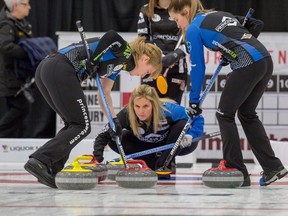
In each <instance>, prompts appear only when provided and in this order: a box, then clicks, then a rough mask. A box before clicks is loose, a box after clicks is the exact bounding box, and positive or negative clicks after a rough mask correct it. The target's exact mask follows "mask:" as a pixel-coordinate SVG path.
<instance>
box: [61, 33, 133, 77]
mask: <svg viewBox="0 0 288 216" xmlns="http://www.w3.org/2000/svg"><path fill="white" fill-rule="evenodd" d="M87 42H88V45H89V49H90V52H91V59H90V60H91V61H92V62H93V63H94V64H95V65H97V66H98V69H97V72H98V74H100V75H104V74H105V77H107V78H109V79H112V80H115V79H116V77H117V75H118V74H119V72H120V71H121V70H125V71H130V70H132V69H133V68H134V67H135V62H134V59H133V57H132V50H131V48H130V46H129V44H128V42H127V41H125V40H124V39H123V38H122V37H121V36H120V35H119V34H118V33H117V32H115V31H114V30H110V31H108V32H107V33H105V34H104V35H103V36H102V37H101V38H97V37H95V38H90V39H88V40H87ZM59 53H61V54H63V55H65V56H66V57H67V58H68V59H69V60H70V62H71V63H72V65H73V67H74V69H75V71H76V73H77V75H78V77H83V75H82V74H84V73H85V67H84V65H85V61H86V60H87V53H86V50H85V47H84V45H83V43H82V42H79V43H74V44H71V45H69V46H67V47H65V48H63V49H60V50H59ZM81 80H83V79H81Z"/></svg>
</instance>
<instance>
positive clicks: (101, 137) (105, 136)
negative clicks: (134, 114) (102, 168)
mask: <svg viewBox="0 0 288 216" xmlns="http://www.w3.org/2000/svg"><path fill="white" fill-rule="evenodd" d="M109 128H110V127H109V124H106V125H105V126H104V128H103V129H102V131H101V132H100V133H99V134H98V135H97V137H96V138H95V141H94V151H93V155H94V156H95V157H96V159H97V161H98V162H100V163H101V162H102V161H103V160H104V157H103V153H104V148H105V146H106V145H107V144H108V143H109V142H111V141H112V138H111V136H110V135H109V132H108V130H109Z"/></svg>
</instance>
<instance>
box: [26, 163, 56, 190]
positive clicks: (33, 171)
mask: <svg viewBox="0 0 288 216" xmlns="http://www.w3.org/2000/svg"><path fill="white" fill-rule="evenodd" d="M24 169H25V170H26V171H27V172H29V173H30V174H31V175H33V176H35V177H36V178H37V179H38V182H39V183H41V184H44V185H46V186H48V187H51V188H57V186H56V185H54V184H52V183H50V182H49V180H47V179H46V178H45V177H43V176H41V175H40V174H39V172H37V170H36V169H35V168H34V167H33V166H32V165H31V164H29V162H27V163H26V164H25V165H24Z"/></svg>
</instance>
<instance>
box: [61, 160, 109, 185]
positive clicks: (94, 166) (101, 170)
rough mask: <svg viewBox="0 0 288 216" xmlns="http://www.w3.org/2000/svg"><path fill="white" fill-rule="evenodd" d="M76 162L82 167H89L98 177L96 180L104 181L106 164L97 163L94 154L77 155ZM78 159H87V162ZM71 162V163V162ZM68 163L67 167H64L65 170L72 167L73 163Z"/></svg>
mask: <svg viewBox="0 0 288 216" xmlns="http://www.w3.org/2000/svg"><path fill="white" fill-rule="evenodd" d="M75 160H77V161H78V163H79V164H80V166H81V168H83V169H89V170H92V171H93V172H95V173H96V174H97V177H98V182H99V181H104V180H105V179H106V176H107V172H108V170H107V168H106V165H104V164H99V163H98V161H97V160H96V158H95V157H94V155H81V156H77V157H76V159H75ZM80 161H89V162H85V163H84V162H80ZM72 164H73V163H72ZM72 164H70V165H68V166H67V167H65V168H64V169H65V170H69V169H70V170H71V169H73V165H72Z"/></svg>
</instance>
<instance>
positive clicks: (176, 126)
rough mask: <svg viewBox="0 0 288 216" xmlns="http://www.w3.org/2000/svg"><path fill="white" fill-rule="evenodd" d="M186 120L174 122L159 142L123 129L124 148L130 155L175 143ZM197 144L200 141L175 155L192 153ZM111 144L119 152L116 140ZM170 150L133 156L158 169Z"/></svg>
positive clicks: (122, 142) (122, 141)
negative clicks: (141, 139) (144, 140)
mask: <svg viewBox="0 0 288 216" xmlns="http://www.w3.org/2000/svg"><path fill="white" fill-rule="evenodd" d="M186 122H187V121H185V120H180V121H177V122H175V123H173V124H172V125H171V127H170V132H169V134H168V136H167V138H166V139H165V140H163V141H161V142H157V143H149V142H143V141H140V140H139V139H138V138H137V137H136V136H135V135H134V134H133V133H132V132H131V131H125V130H123V133H122V140H121V144H122V146H123V150H124V152H125V154H126V155H129V154H133V153H137V152H140V151H145V150H148V149H152V148H156V147H159V146H163V145H167V144H170V143H175V142H176V140H177V139H178V137H179V135H180V133H181V131H182V130H183V128H184V125H185V124H186ZM197 144H198V142H197V143H193V144H192V145H191V146H190V147H187V148H184V149H182V150H180V151H179V152H177V153H176V154H175V156H176V155H186V154H190V153H191V152H193V151H194V150H195V149H196V147H197ZM109 146H110V148H111V149H112V150H113V151H115V152H117V153H119V151H118V148H117V145H116V143H115V142H114V141H112V142H110V143H109ZM170 151H171V149H168V150H165V151H162V152H157V153H154V154H149V155H144V156H141V157H137V158H133V159H140V160H144V161H145V162H146V164H147V165H148V167H149V168H151V169H153V170H156V169H158V168H160V167H162V166H163V165H164V162H165V160H166V158H167V157H168V155H169V153H170ZM174 158H175V157H174ZM173 160H174V159H173Z"/></svg>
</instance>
